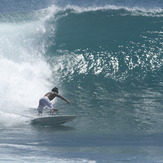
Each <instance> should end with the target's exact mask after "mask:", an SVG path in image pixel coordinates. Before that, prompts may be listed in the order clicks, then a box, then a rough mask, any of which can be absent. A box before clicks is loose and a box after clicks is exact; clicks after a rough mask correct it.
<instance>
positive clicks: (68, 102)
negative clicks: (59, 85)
mask: <svg viewBox="0 0 163 163" xmlns="http://www.w3.org/2000/svg"><path fill="white" fill-rule="evenodd" d="M56 96H57V97H59V98H61V99H62V100H64V101H66V102H67V103H68V104H71V102H70V101H69V100H67V99H66V98H64V97H63V96H61V95H58V94H56Z"/></svg>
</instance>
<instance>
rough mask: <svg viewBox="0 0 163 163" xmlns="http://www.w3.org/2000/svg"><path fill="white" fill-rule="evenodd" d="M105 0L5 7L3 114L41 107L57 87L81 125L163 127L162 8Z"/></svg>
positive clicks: (1, 54)
mask: <svg viewBox="0 0 163 163" xmlns="http://www.w3.org/2000/svg"><path fill="white" fill-rule="evenodd" d="M102 2H103V3H101V4H100V5H99V4H95V3H94V5H92V3H89V4H88V5H87V7H86V6H84V5H80V2H79V1H75V2H73V1H71V3H69V4H66V3H64V1H59V2H57V1H56V2H55V3H54V2H53V4H50V7H48V8H44V9H39V10H38V9H37V8H36V9H35V10H33V8H31V10H30V11H26V12H23V13H22V12H20V13H14V14H13V13H12V14H11V13H1V15H0V21H1V23H0V28H1V33H0V36H1V39H0V45H1V47H2V48H1V50H0V62H1V64H0V66H1V70H2V72H3V73H2V74H1V86H0V90H1V96H3V99H2V102H1V103H0V108H2V109H1V112H2V113H1V114H2V115H3V116H8V113H10V112H13V110H14V111H15V110H16V111H15V114H16V115H17V114H20V112H21V111H20V108H22V107H24V108H27V107H33V106H35V105H36V106H37V101H38V99H39V97H40V96H42V95H43V94H44V93H45V92H46V91H47V90H48V89H50V88H51V87H53V86H54V85H57V86H58V87H59V88H60V89H61V93H62V94H63V95H64V96H66V97H68V98H69V99H71V100H72V101H73V103H74V106H75V107H69V108H70V109H69V110H65V111H63V112H64V113H69V114H70V113H72V114H78V115H81V118H79V120H78V121H79V122H78V127H79V128H80V129H81V130H82V129H83V130H84V129H88V130H91V129H93V130H98V131H107V132H108V131H109V132H118V133H119V132H131V131H133V132H134V133H135V132H138V131H140V132H156V131H158V130H160V129H161V126H162V120H161V119H162V118H163V117H162V116H161V115H162V110H161V108H162V104H163V103H162V100H161V99H162V86H163V81H162V79H163V76H162V42H163V40H162V38H163V37H162V36H163V28H162V24H163V22H162V17H163V10H162V9H161V8H159V7H158V6H157V5H156V7H155V8H154V9H151V8H150V5H148V6H147V8H144V7H142V8H138V7H139V6H133V4H128V3H127V1H126V3H127V4H128V5H126V6H122V5H121V3H120V1H119V3H118V2H117V4H118V5H117V4H107V3H106V2H105V1H102ZM51 3H52V2H51ZM82 4H83V3H82ZM39 7H40V8H41V6H39ZM4 12H5V11H4ZM4 91H6V92H7V94H5V95H4V93H3V94H2V92H4ZM31 96H32V99H31ZM7 101H10V104H9V105H8V104H7V106H6V103H8V102H7ZM3 108H4V109H3ZM6 108H7V109H6ZM15 108H17V109H15ZM6 110H7V111H6ZM22 111H25V109H22ZM61 112H62V111H61ZM5 114H7V115H5ZM21 115H22V113H21ZM95 122H96V124H95ZM5 123H7V122H6V121H5ZM92 126H93V127H92Z"/></svg>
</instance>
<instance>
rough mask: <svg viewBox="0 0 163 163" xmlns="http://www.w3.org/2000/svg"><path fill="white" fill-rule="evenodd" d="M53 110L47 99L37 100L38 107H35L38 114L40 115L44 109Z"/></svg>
mask: <svg viewBox="0 0 163 163" xmlns="http://www.w3.org/2000/svg"><path fill="white" fill-rule="evenodd" d="M45 107H46V108H48V109H53V105H52V103H51V101H50V100H49V98H48V97H46V96H45V97H43V98H41V99H40V100H39V105H38V107H37V110H38V112H40V113H42V111H43V109H44V108H45Z"/></svg>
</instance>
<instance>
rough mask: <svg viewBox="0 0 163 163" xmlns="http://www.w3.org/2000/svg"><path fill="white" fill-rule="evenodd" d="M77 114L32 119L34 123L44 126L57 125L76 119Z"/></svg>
mask: <svg viewBox="0 0 163 163" xmlns="http://www.w3.org/2000/svg"><path fill="white" fill-rule="evenodd" d="M76 117H77V116H74V115H62V116H52V117H40V118H35V119H33V120H32V121H31V123H32V124H33V125H43V126H55V125H60V124H63V123H67V122H70V121H72V120H74V119H75V118H76Z"/></svg>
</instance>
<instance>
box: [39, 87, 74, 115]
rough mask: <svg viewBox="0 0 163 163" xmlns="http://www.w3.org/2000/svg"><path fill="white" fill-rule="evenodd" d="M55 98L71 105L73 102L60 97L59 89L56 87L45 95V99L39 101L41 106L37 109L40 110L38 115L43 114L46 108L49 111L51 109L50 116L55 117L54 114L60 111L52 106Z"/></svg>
mask: <svg viewBox="0 0 163 163" xmlns="http://www.w3.org/2000/svg"><path fill="white" fill-rule="evenodd" d="M55 97H59V98H60V99H62V100H64V101H65V102H67V103H68V104H71V102H70V101H69V100H67V99H66V98H64V97H63V96H61V95H59V94H58V88H57V87H55V88H53V89H52V90H51V92H48V93H46V94H45V95H44V97H42V98H41V99H40V100H39V106H38V108H37V110H38V114H39V115H40V114H42V112H43V109H44V108H45V107H46V108H48V109H50V114H51V115H53V113H54V112H55V111H58V109H55V108H54V107H53V104H52V102H51V101H52V100H53V99H54V98H55Z"/></svg>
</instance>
